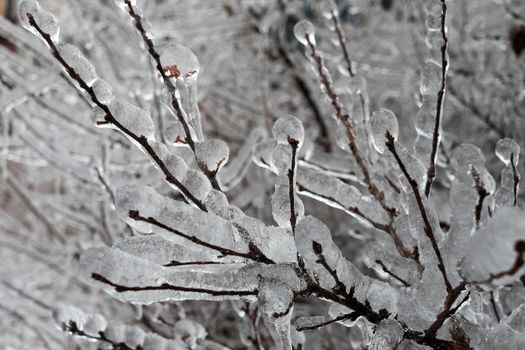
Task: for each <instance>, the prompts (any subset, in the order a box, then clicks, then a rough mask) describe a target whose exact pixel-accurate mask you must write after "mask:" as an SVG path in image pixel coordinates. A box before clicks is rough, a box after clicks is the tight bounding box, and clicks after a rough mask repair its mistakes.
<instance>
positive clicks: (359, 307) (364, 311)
mask: <svg viewBox="0 0 525 350" xmlns="http://www.w3.org/2000/svg"><path fill="white" fill-rule="evenodd" d="M312 249H313V251H314V253H315V255H316V256H317V258H318V260H317V263H319V264H321V266H323V267H324V269H325V270H326V271H327V272H328V273H329V274H330V276H332V278H333V279H334V281H335V287H333V288H332V291H331V292H330V291H328V290H326V289H324V288H323V287H321V286H319V284H315V286H311V287H312V288H313V289H314V290H316V293H317V294H318V295H319V296H321V297H322V295H325V296H326V295H327V292H328V293H333V294H334V295H335V296H341V297H342V301H343V305H346V306H347V307H349V308H350V309H352V310H354V313H355V315H362V316H364V317H366V318H367V319H368V320H369V321H370V322H373V323H377V322H379V321H381V320H382V319H385V318H387V317H388V316H389V315H390V313H389V312H388V311H387V310H385V309H381V310H379V311H378V312H376V311H374V310H373V309H372V307H371V306H370V304H369V303H368V300H366V301H365V302H364V303H362V302H360V301H359V300H357V299H356V298H355V296H354V287H352V288H350V292H347V287H346V285H345V284H344V283H343V282H342V281H341V280H340V279H339V276H338V275H337V270H335V269H333V268H332V267H331V266H330V265H329V264H328V262H327V261H326V258H325V256H324V254H323V246H322V245H321V244H320V243H318V242H316V241H313V242H312Z"/></svg>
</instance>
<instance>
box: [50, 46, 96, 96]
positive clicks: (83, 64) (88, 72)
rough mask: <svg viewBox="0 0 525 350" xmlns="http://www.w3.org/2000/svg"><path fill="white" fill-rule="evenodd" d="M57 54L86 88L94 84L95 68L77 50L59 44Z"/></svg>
mask: <svg viewBox="0 0 525 350" xmlns="http://www.w3.org/2000/svg"><path fill="white" fill-rule="evenodd" d="M58 52H59V53H60V55H61V56H62V58H63V59H64V61H65V62H66V63H67V64H68V65H69V66H70V67H71V68H73V70H74V71H75V73H77V74H78V75H79V76H80V79H81V80H82V81H84V82H85V83H86V84H87V85H88V86H91V85H92V84H93V83H94V82H95V79H97V72H96V71H95V67H93V65H92V64H91V62H89V61H88V60H87V58H85V57H84V55H82V53H81V52H80V50H79V49H77V48H76V47H75V46H73V45H70V44H63V45H62V44H61V45H58Z"/></svg>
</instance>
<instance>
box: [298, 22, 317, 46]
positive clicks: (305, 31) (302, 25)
mask: <svg viewBox="0 0 525 350" xmlns="http://www.w3.org/2000/svg"><path fill="white" fill-rule="evenodd" d="M293 32H294V35H295V38H296V39H297V41H299V42H300V43H301V44H303V45H305V46H306V45H308V40H307V39H306V38H307V37H308V39H309V40H310V42H311V43H312V44H313V45H315V27H314V25H313V24H312V22H310V21H307V20H302V21H299V22H297V24H296V25H295V27H294V29H293Z"/></svg>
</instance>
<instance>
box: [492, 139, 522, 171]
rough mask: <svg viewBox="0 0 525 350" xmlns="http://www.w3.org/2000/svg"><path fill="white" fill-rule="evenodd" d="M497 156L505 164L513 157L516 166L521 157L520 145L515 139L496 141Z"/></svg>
mask: <svg viewBox="0 0 525 350" xmlns="http://www.w3.org/2000/svg"><path fill="white" fill-rule="evenodd" d="M496 156H498V158H499V160H501V161H502V162H503V163H504V164H505V165H509V164H510V161H511V158H512V161H513V163H514V166H516V164H518V161H519V157H520V146H519V145H518V144H517V143H516V141H514V140H513V139H509V138H504V139H501V140H499V141H498V142H497V143H496Z"/></svg>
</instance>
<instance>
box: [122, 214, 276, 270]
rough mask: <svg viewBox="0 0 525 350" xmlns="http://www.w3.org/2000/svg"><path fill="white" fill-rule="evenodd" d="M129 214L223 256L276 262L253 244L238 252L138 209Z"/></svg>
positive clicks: (265, 262)
mask: <svg viewBox="0 0 525 350" xmlns="http://www.w3.org/2000/svg"><path fill="white" fill-rule="evenodd" d="M128 215H129V217H130V218H132V219H133V220H137V221H142V222H147V223H149V224H152V225H155V226H157V227H159V228H161V229H164V230H166V231H169V232H171V233H173V234H175V235H177V236H180V237H182V238H185V239H187V240H189V241H192V242H193V243H195V244H197V245H200V246H203V247H206V248H208V249H212V250H215V251H218V252H219V253H221V254H222V255H223V256H238V257H241V258H245V259H250V260H253V261H257V262H261V263H264V264H273V263H274V262H273V261H272V260H271V259H269V258H267V257H266V256H265V255H264V254H263V253H262V252H261V251H260V250H259V249H258V248H257V247H255V246H254V245H253V244H249V247H248V248H249V251H248V252H247V253H243V252H238V251H235V250H232V249H228V248H224V247H221V246H218V245H215V244H211V243H208V242H205V241H203V240H201V239H200V238H197V237H195V236H191V235H188V234H186V233H184V232H180V231H178V230H176V229H174V228H173V227H169V226H167V225H165V224H163V223H161V222H159V221H157V220H156V219H154V218H152V217H147V218H146V217H143V216H141V215H140V213H139V212H138V211H137V210H130V211H129V214H128Z"/></svg>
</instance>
